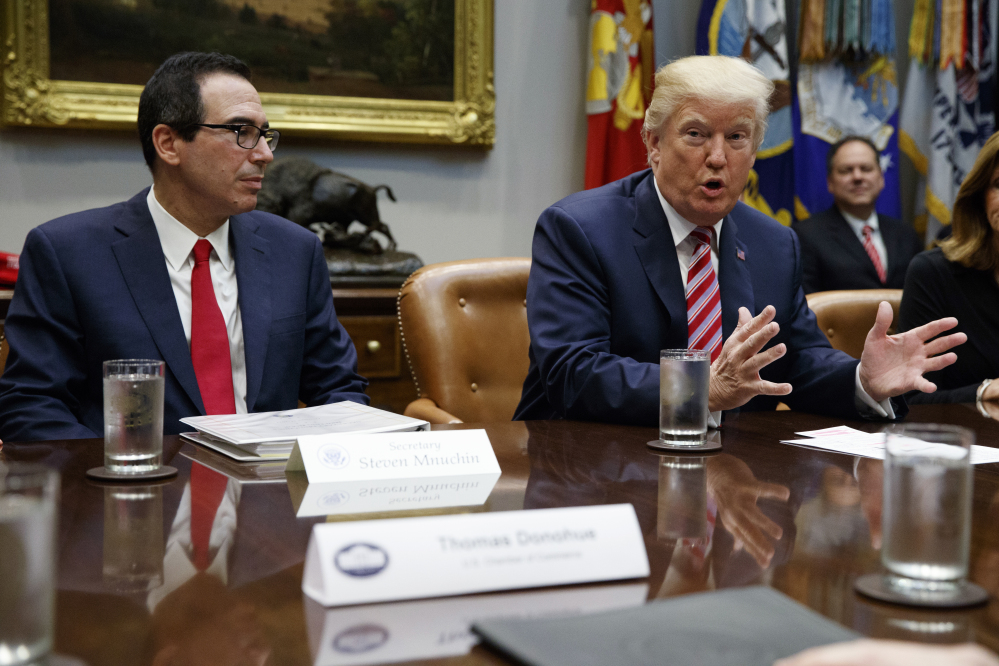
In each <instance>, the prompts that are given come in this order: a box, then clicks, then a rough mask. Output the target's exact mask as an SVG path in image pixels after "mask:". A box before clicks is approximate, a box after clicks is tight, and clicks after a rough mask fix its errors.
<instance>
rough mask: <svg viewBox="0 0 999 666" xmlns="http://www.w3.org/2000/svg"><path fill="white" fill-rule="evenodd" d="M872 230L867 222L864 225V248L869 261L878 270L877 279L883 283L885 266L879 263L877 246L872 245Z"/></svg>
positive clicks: (879, 256) (879, 257)
mask: <svg viewBox="0 0 999 666" xmlns="http://www.w3.org/2000/svg"><path fill="white" fill-rule="evenodd" d="M872 231H873V229H871V226H870V225H869V224H865V225H864V249H865V250H867V256H868V257H870V258H871V263H873V264H874V270H876V271H877V272H878V279H879V280H881V284H884V283H885V279H886V278H885V267H884V266H882V265H881V255H879V254H878V248H876V247H874V241H873V240H871V232H872Z"/></svg>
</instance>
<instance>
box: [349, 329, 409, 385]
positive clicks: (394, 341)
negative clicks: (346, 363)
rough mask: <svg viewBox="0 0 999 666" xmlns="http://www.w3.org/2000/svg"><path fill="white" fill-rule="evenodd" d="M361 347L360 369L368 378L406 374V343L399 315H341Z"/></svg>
mask: <svg viewBox="0 0 999 666" xmlns="http://www.w3.org/2000/svg"><path fill="white" fill-rule="evenodd" d="M339 319H340V323H341V324H343V327H344V328H345V329H347V335H349V336H350V339H351V340H353V342H354V349H356V350H357V371H358V372H359V373H360V374H361V375H362V376H364V377H367V378H368V379H371V378H376V377H398V376H400V375H401V374H402V344H401V341H400V337H399V323H398V322H397V321H396V318H395V316H391V315H383V316H371V317H340V318H339Z"/></svg>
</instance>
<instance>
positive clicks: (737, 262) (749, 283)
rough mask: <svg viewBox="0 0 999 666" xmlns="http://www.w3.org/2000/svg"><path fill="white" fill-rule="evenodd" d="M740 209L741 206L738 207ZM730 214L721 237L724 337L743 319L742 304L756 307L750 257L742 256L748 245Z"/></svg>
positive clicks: (719, 259) (720, 279)
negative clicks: (741, 314)
mask: <svg viewBox="0 0 999 666" xmlns="http://www.w3.org/2000/svg"><path fill="white" fill-rule="evenodd" d="M736 210H738V209H736ZM734 217H735V216H734V215H731V214H730V215H729V216H728V217H727V218H726V219H725V224H723V225H722V230H721V238H719V239H718V289H719V290H720V291H721V306H722V340H728V336H730V335H732V331H734V330H735V327H736V326H737V325H738V323H739V308H740V307H745V308H746V309H747V310H749V312H750V314H752V315H756V312H755V311H754V310H753V303H754V300H753V279H752V276H750V274H749V267H748V266H747V264H746V259H740V258H739V252H742V253H743V255H742V256H743V257H746V246H745V245H744V244H743V243H742V242H741V241H740V240H739V227H738V225H736V223H735V220H734V219H733V218H734Z"/></svg>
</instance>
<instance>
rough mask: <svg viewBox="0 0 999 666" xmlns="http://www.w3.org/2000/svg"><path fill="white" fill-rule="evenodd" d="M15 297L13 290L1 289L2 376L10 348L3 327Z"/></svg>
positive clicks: (0, 368)
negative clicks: (12, 299) (8, 309)
mask: <svg viewBox="0 0 999 666" xmlns="http://www.w3.org/2000/svg"><path fill="white" fill-rule="evenodd" d="M13 297H14V290H13V289H0V375H2V374H3V369H4V368H5V367H6V366H7V352H9V351H10V347H9V346H8V344H7V336H6V335H4V331H3V325H4V321H5V320H6V319H7V308H9V307H10V299H11V298H13Z"/></svg>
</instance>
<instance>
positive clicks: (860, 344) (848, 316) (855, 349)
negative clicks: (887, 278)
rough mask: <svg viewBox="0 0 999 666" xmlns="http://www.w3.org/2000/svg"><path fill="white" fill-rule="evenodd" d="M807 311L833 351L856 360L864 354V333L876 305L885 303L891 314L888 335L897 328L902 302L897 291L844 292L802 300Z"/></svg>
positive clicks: (811, 296) (868, 328)
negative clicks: (811, 313)
mask: <svg viewBox="0 0 999 666" xmlns="http://www.w3.org/2000/svg"><path fill="white" fill-rule="evenodd" d="M805 298H806V299H807V300H808V307H810V308H811V309H812V312H814V313H815V318H816V319H817V320H818V323H819V328H820V329H822V332H823V333H825V334H826V337H827V338H829V344H831V345H832V346H833V348H834V349H839V350H842V351H845V352H846V353H847V354H849V355H850V356H852V357H854V358H860V354H861V353H862V352H863V351H864V341H865V340H866V339H867V333H868V332H869V331H870V330H871V327H872V326H874V320H875V318H876V317H877V314H878V304H880V303H881V301H888V302H889V303H890V304H891V308H892V310H893V311H894V318H893V319H892V324H891V327H890V328H889V329H888V333H889V334H892V333H895V330H896V327H897V325H898V306H899V304H900V303H901V302H902V290H901V289H845V290H842V291H817V292H815V293H814V294H808V295H807V296H805Z"/></svg>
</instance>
